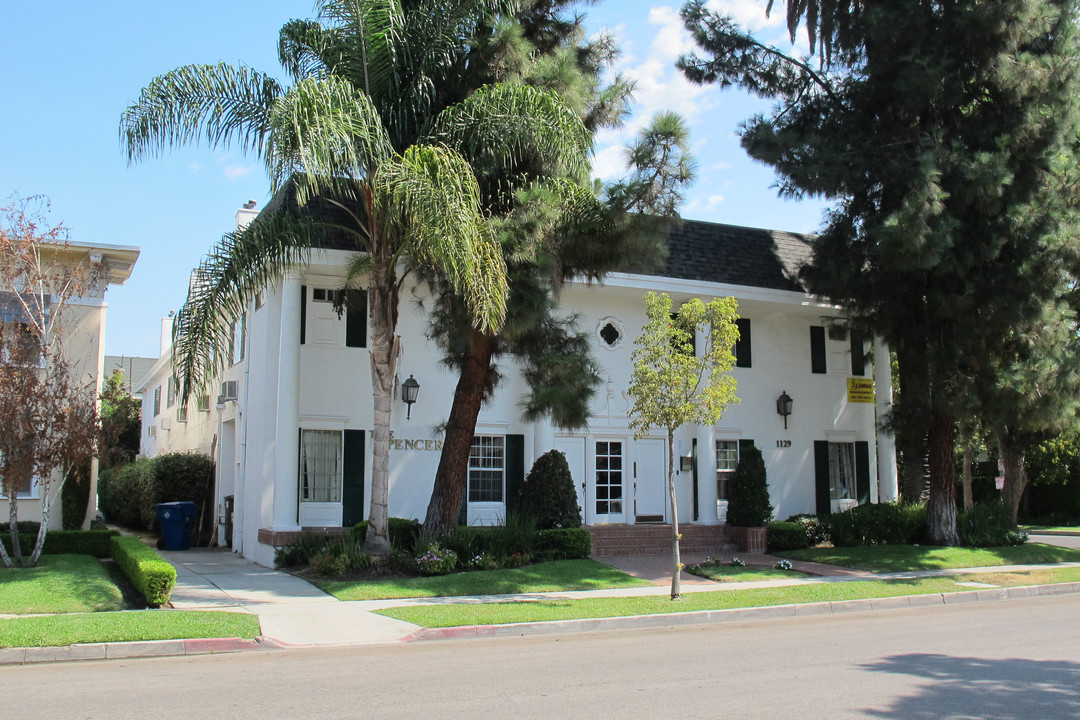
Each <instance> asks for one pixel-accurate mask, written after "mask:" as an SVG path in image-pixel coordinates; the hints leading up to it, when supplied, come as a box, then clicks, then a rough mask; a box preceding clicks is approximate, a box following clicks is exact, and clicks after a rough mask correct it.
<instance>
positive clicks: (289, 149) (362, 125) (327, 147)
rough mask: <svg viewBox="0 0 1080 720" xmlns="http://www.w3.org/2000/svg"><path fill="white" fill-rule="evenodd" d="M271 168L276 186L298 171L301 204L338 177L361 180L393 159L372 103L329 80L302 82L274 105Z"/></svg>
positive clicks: (336, 79) (344, 83) (346, 85)
mask: <svg viewBox="0 0 1080 720" xmlns="http://www.w3.org/2000/svg"><path fill="white" fill-rule="evenodd" d="M271 125H272V128H273V129H272V139H273V143H272V149H271V152H270V153H268V157H267V166H268V167H269V169H270V174H271V177H272V178H273V180H274V182H275V184H280V183H283V182H284V181H285V180H287V179H288V178H289V177H290V176H292V175H293V174H294V173H296V172H303V173H304V175H303V182H298V183H297V190H298V195H299V200H300V202H301V203H304V202H306V201H307V200H308V199H309V198H310V197H312V196H314V195H315V194H318V193H319V192H322V191H325V190H332V189H333V187H334V184H335V180H334V178H351V179H353V181H362V180H363V178H367V177H370V176H371V173H372V172H373V170H374V169H375V168H377V167H378V166H379V164H380V163H382V162H383V161H384V160H385V159H386V158H388V157H390V155H391V154H392V149H391V146H390V138H389V136H388V135H387V133H386V129H385V128H384V127H383V124H382V119H381V118H380V116H379V112H378V110H377V109H376V108H375V106H374V105H373V104H372V102H371V99H370V98H369V97H368V96H367V95H366V94H365V93H363V92H360V91H359V90H357V89H356V88H355V86H353V85H352V84H351V83H350V82H349V81H347V80H344V79H342V78H339V77H336V76H333V75H330V76H327V77H323V78H307V79H305V80H302V81H300V82H299V83H297V84H296V85H294V86H293V87H292V88H290V89H289V91H288V92H287V93H286V94H285V95H284V96H283V97H282V98H281V99H280V100H279V101H278V103H277V104H276V105H275V106H274V112H273V115H272V118H271Z"/></svg>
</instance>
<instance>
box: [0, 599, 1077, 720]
mask: <svg viewBox="0 0 1080 720" xmlns="http://www.w3.org/2000/svg"><path fill="white" fill-rule="evenodd" d="M1078 609H1080V601H1078V599H1077V597H1076V596H1075V595H1067V596H1061V597H1050V598H1036V599H1027V600H1007V601H996V602H989V603H971V604H963V605H954V606H942V607H938V608H922V609H918V610H914V609H913V610H897V611H888V612H853V613H848V614H842V615H833V616H820V617H811V618H801V619H800V618H789V619H784V620H748V621H745V622H734V623H724V624H719V625H711V626H701V627H685V628H677V629H674V628H661V629H654V630H642V631H618V632H599V633H581V634H574V635H561V636H545V637H527V638H499V639H475V640H453V641H443V642H431V643H420V644H408V645H400V644H392V645H380V646H365V647H355V648H328V649H312V650H283V651H272V652H249V653H240V654H236V655H217V656H201V657H187V658H181V657H178V658H158V659H133V660H115V661H109V660H106V661H96V662H82V663H46V664H42V665H25V666H12V667H6V668H2V669H0V698H2V701H0V702H2V715H3V717H4V718H6V719H7V720H17V719H19V718H56V719H62V718H110V719H120V718H146V717H168V718H188V717H190V718H196V717H197V718H267V719H272V718H320V719H321V720H326V719H327V718H440V719H442V718H447V719H449V718H510V717H513V718H522V719H529V718H590V719H596V718H601V719H602V718H609V717H610V718H615V717H618V718H657V717H668V716H672V715H678V716H682V717H695V718H697V717H701V718H706V717H708V718H711V717H737V718H756V717H761V718H777V717H802V718H845V717H878V718H904V719H911V718H915V719H918V718H1002V719H1003V718H1024V719H1025V720H1027V719H1030V718H1075V717H1078V716H1080V624H1078V623H1077V622H1076V615H1077V610H1078Z"/></svg>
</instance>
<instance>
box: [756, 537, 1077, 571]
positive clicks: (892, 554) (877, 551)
mask: <svg viewBox="0 0 1080 720" xmlns="http://www.w3.org/2000/svg"><path fill="white" fill-rule="evenodd" d="M777 555H780V556H783V557H786V558H791V559H792V560H809V561H811V562H819V563H826V564H828V565H841V566H843V567H850V568H857V569H859V570H868V571H870V572H879V573H888V572H904V571H906V570H941V569H945V568H965V567H988V566H991V565H1035V564H1039V563H1059V562H1080V550H1077V549H1073V548H1063V547H1056V546H1054V545H1044V544H1042V543H1025V544H1023V545H1017V546H1015V547H997V548H959V547H934V546H931V545H873V546H864V547H844V548H811V549H809V550H791V551H789V552H783V553H777Z"/></svg>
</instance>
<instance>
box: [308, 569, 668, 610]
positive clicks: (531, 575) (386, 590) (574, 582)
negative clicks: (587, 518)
mask: <svg viewBox="0 0 1080 720" xmlns="http://www.w3.org/2000/svg"><path fill="white" fill-rule="evenodd" d="M315 584H316V585H318V586H319V588H320V589H322V590H323V591H324V592H327V593H330V594H331V595H333V596H334V597H336V598H337V599H339V600H389V599H393V598H422V597H453V596H460V595H501V594H503V593H514V594H520V593H535V592H561V591H565V590H604V589H608V588H628V587H643V586H647V585H650V583H649V582H647V581H645V580H641V579H639V578H635V577H633V576H631V575H627V574H626V573H624V572H622V571H621V570H616V569H615V568H613V567H610V566H608V565H604V564H603V563H598V562H596V561H595V560H557V561H555V562H547V563H538V564H536V565H529V566H527V567H522V568H514V569H506V570H486V571H479V572H465V573H454V574H453V575H439V576H436V577H418V578H385V579H377V580H324V581H316V583H315Z"/></svg>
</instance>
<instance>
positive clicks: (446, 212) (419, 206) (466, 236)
mask: <svg viewBox="0 0 1080 720" xmlns="http://www.w3.org/2000/svg"><path fill="white" fill-rule="evenodd" d="M372 185H373V190H374V193H375V198H376V202H377V203H378V204H379V207H380V210H381V212H382V214H383V217H384V218H385V222H386V225H387V227H388V228H391V229H393V230H394V231H396V232H397V233H399V236H400V237H401V238H402V241H403V244H402V250H403V252H405V253H407V254H408V255H409V256H410V257H411V258H412V259H413V260H414V261H415V262H418V263H421V264H425V265H428V266H430V267H433V268H435V269H437V270H438V271H439V272H440V273H441V274H442V275H443V276H444V277H445V278H446V279H447V281H448V282H449V283H450V284H451V285H452V286H453V287H454V288H455V289H456V290H457V291H458V292H459V293H461V296H462V299H463V300H464V302H465V304H466V306H467V307H468V308H469V311H470V313H471V315H472V317H473V321H474V324H475V326H476V328H477V329H478V330H480V331H481V332H487V333H493V332H496V331H497V330H498V328H499V327H500V326H501V325H502V322H503V320H504V318H505V316H506V299H507V294H508V290H507V280H506V263H505V262H504V261H503V257H502V252H501V250H500V248H499V244H498V243H497V242H496V240H495V237H494V234H493V233H492V232H491V230H490V228H488V226H487V224H486V223H485V221H484V218H483V215H482V213H481V211H480V188H479V187H478V186H477V184H476V177H475V176H474V175H473V172H472V168H471V167H470V166H469V164H468V163H467V162H466V161H465V159H464V158H462V157H461V155H459V154H458V153H456V152H454V151H453V150H451V149H450V148H447V147H444V146H438V145H418V146H414V147H411V148H409V149H408V150H407V151H406V152H405V153H404V154H403V155H402V156H400V157H399V158H395V159H394V160H392V161H389V162H386V163H384V164H383V166H382V167H381V168H380V169H379V171H378V173H377V174H376V176H375V178H374V182H373V184H372Z"/></svg>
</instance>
